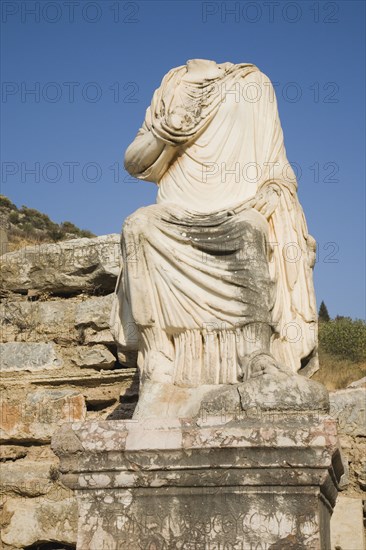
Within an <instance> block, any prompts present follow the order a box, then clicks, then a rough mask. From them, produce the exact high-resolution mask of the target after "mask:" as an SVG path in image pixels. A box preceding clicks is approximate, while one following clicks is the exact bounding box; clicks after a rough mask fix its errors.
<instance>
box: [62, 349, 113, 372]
mask: <svg viewBox="0 0 366 550" xmlns="http://www.w3.org/2000/svg"><path fill="white" fill-rule="evenodd" d="M72 362H73V363H74V364H75V365H77V366H78V367H80V368H84V367H89V368H91V367H92V368H98V369H111V368H112V367H113V366H114V364H115V362H116V358H115V357H114V355H113V353H111V352H110V351H109V350H108V349H107V348H106V347H104V346H102V345H96V346H92V347H87V346H80V347H78V348H76V349H75V354H74V355H73V356H72Z"/></svg>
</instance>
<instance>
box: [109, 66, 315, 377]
mask: <svg viewBox="0 0 366 550" xmlns="http://www.w3.org/2000/svg"><path fill="white" fill-rule="evenodd" d="M218 67H219V69H220V74H218V75H217V76H215V77H214V78H210V79H204V80H202V79H194V78H192V77H190V75H189V74H188V73H187V67H186V66H182V67H178V68H175V69H173V70H171V71H170V72H169V73H168V74H167V75H166V76H165V77H164V79H163V81H162V83H161V86H160V87H159V89H158V90H156V92H155V93H154V96H153V99H152V103H151V106H150V107H149V108H148V109H147V111H146V117H145V121H144V124H143V126H142V128H141V129H140V131H139V133H138V134H137V136H136V138H135V140H134V142H133V143H132V144H131V146H130V149H131V150H133V148H136V147H138V146H139V141H140V140H141V139H142V138H143V136H144V135H145V134H146V133H147V132H149V133H150V134H151V135H152V136H154V138H156V140H158V141H159V142H161V143H163V144H164V147H162V150H161V153H160V154H159V156H158V158H157V159H155V160H154V162H152V163H151V164H150V165H148V166H144V169H143V170H141V169H140V171H139V165H136V167H133V166H131V165H130V166H127V168H128V170H129V171H130V172H131V173H132V174H133V175H134V176H136V177H137V178H139V179H143V180H148V181H152V182H155V183H156V184H157V185H158V195H157V204H156V205H152V206H149V207H146V208H142V209H140V210H138V211H137V212H136V213H135V214H133V215H132V216H130V217H129V218H128V219H127V220H126V222H125V224H124V228H123V233H122V252H123V262H124V265H123V270H122V272H121V275H120V278H119V280H118V283H117V287H116V295H115V302H114V308H113V312H112V323H111V325H112V330H113V333H114V335H115V338H116V340H117V341H118V342H119V344H120V346H121V347H122V348H124V349H127V350H128V349H130V350H131V349H139V352H140V353H142V355H143V356H144V354H145V356H146V354H147V353H148V352H149V351H151V350H153V351H154V350H155V351H156V352H159V353H160V354H162V355H163V356H164V357H166V358H167V359H168V360H169V361H171V362H172V363H171V364H172V365H173V364H174V367H172V368H173V369H174V376H173V381H174V382H175V383H177V384H179V383H181V384H183V385H184V384H188V385H198V384H202V383H235V381H237V380H238V376H239V371H240V368H239V364H238V363H239V362H240V360H239V359H238V356H240V351H239V349H238V348H239V347H240V345H241V346H242V345H243V344H242V342H243V337H244V341H245V344H244V347H245V350H244V352H243V353H244V354H245V353H250V352H251V351H252V349H254V348H253V345H252V342H253V341H254V340H255V339H256V338H257V337H258V338H259V340H260V339H261V337H262V335H261V332H263V331H264V332H266V331H267V330H268V327H270V332H271V335H270V338H271V352H272V354H273V356H274V357H275V358H276V360H277V361H278V362H279V363H280V364H283V365H286V367H287V368H289V369H291V370H292V371H293V372H296V371H298V370H299V369H300V368H301V366H302V365H304V364H306V362H307V361H308V360H309V358H311V357H314V356H316V343H317V333H316V326H317V325H316V319H317V314H316V305H315V295H314V289H313V281H312V267H313V261H314V256H315V254H314V253H315V243H314V240H313V238H312V237H311V236H310V235H309V234H308V231H307V227H306V222H305V218H304V214H303V211H302V208H301V206H300V204H299V202H298V198H297V183H296V177H295V174H294V172H293V170H292V168H291V166H290V164H289V162H288V160H287V157H286V151H285V147H284V140H283V133H282V129H281V125H280V121H279V117H278V111H277V103H276V98H275V94H274V90H273V87H272V85H271V82H270V80H269V79H268V78H267V77H266V76H265V75H264V74H263V73H261V72H260V71H259V70H258V69H257V68H256V67H255V66H254V65H249V64H239V65H233V64H231V63H225V64H222V65H219V66H218ZM268 186H272V187H273V188H274V189H275V192H276V193H277V195H278V201H277V205H276V208H275V209H274V211H273V212H271V214H270V215H269V216H268V217H267V218H265V217H264V216H263V215H262V214H261V213H259V212H258V211H257V209H256V205H257V204H258V201H260V199H261V196H262V195H263V196H264V197H266V196H267V195H266V189H268ZM245 331H246V333H245ZM244 333H245V334H244ZM137 335H138V337H139V338H137ZM243 335H244V336H243ZM138 340H139V343H138ZM248 342H249V343H248ZM254 347H255V346H254ZM214 357H216V360H215V359H214ZM142 362H143V357H142V358H141V359H140V368H142ZM167 365H168V366H167V367H166V368H169V362H168V363H167ZM145 368H146V369H148V368H149V367H148V366H145ZM151 368H152V367H151ZM147 374H148V373H147Z"/></svg>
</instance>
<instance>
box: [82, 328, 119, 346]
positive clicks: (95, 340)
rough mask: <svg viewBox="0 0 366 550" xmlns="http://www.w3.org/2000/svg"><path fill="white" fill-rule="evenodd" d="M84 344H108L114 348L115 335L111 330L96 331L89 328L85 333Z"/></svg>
mask: <svg viewBox="0 0 366 550" xmlns="http://www.w3.org/2000/svg"><path fill="white" fill-rule="evenodd" d="M83 339H84V344H107V345H109V346H114V339H113V335H112V333H111V331H110V330H108V329H105V330H94V329H92V328H91V327H87V328H86V329H85V330H84V332H83Z"/></svg>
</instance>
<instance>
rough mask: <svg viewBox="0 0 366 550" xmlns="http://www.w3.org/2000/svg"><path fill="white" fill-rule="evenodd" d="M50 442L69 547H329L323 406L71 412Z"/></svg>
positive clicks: (327, 433)
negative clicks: (229, 411) (73, 419)
mask: <svg viewBox="0 0 366 550" xmlns="http://www.w3.org/2000/svg"><path fill="white" fill-rule="evenodd" d="M53 449H54V451H55V452H56V454H57V455H58V456H59V457H60V459H61V473H62V481H63V483H64V484H65V485H67V486H68V487H70V488H72V489H76V494H77V498H78V503H79V530H78V543H77V549H78V550H89V549H91V550H103V549H110V550H112V549H118V550H120V549H121V550H122V549H129V550H135V549H136V550H137V549H140V548H141V549H149V550H153V549H154V550H163V549H181V550H192V549H195V550H223V549H225V550H226V549H233V550H234V549H238V550H247V549H248V550H262V549H263V550H269V549H271V550H284V549H290V548H291V549H293V550H300V549H302V548H303V549H305V548H306V549H308V548H310V549H313V550H320V549H322V550H328V549H329V548H330V529H329V520H330V516H331V513H332V509H333V506H334V504H335V499H336V495H337V483H338V480H339V478H340V475H341V474H342V465H341V460H340V455H339V450H338V443H337V434H336V425H335V422H334V421H333V420H332V419H331V418H330V417H329V416H327V415H324V414H321V413H305V412H304V413H303V414H302V415H301V414H299V412H297V413H294V414H293V415H292V414H291V413H290V412H289V411H287V412H286V413H275V412H274V411H271V412H269V413H265V412H263V411H262V412H259V414H258V411H251V412H250V413H249V411H246V412H245V413H244V412H243V416H242V417H240V418H238V417H237V416H236V417H235V416H231V417H230V418H229V417H228V416H222V417H221V416H215V417H208V416H205V415H202V417H200V418H198V419H195V420H184V419H180V420H150V421H149V420H144V421H133V420H130V421H105V422H93V423H83V422H80V423H74V424H69V425H65V426H63V427H62V429H61V430H60V431H59V432H58V433H57V434H56V435H55V436H54V439H53Z"/></svg>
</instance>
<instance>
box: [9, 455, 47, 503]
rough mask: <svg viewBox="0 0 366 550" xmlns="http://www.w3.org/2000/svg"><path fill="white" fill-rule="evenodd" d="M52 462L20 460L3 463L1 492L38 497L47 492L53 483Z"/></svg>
mask: <svg viewBox="0 0 366 550" xmlns="http://www.w3.org/2000/svg"><path fill="white" fill-rule="evenodd" d="M54 464H55V461H54V463H51V462H45V461H42V462H36V461H33V460H20V461H17V462H15V463H8V464H2V465H1V477H2V481H3V482H2V484H1V487H0V493H6V494H7V495H9V494H15V495H20V496H23V497H38V496H40V495H44V494H46V493H47V492H48V491H49V490H50V489H51V486H52V484H53V482H52V480H51V478H50V468H51V466H53V465H54Z"/></svg>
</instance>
